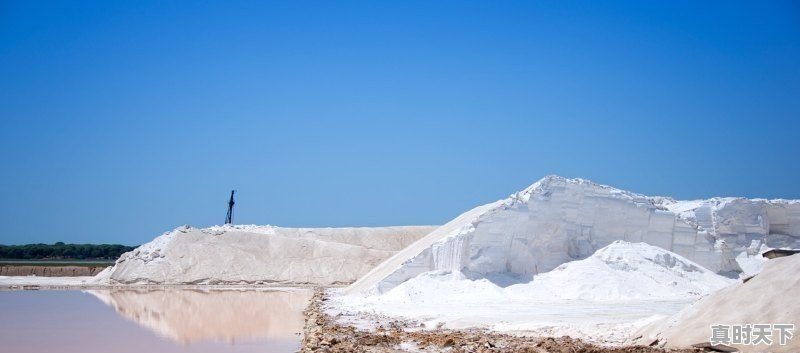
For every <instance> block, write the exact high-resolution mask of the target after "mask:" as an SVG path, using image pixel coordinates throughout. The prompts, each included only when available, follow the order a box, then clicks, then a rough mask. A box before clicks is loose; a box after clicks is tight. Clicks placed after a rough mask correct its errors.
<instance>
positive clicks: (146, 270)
mask: <svg viewBox="0 0 800 353" xmlns="http://www.w3.org/2000/svg"><path fill="white" fill-rule="evenodd" d="M433 229H435V227H429V226H408V227H379V228H280V227H271V226H225V227H211V228H206V229H198V228H192V227H180V228H178V229H175V230H173V231H171V232H167V233H165V234H163V235H161V236H159V237H157V238H155V239H154V240H153V241H151V242H149V243H147V244H144V245H142V246H140V247H138V248H136V249H135V250H134V251H131V252H129V253H125V254H123V255H122V256H121V257H120V259H119V260H117V262H116V264H115V265H114V267H113V268H112V269H111V270H108V271H104V272H103V273H102V274H100V275H98V279H97V280H98V281H99V282H100V283H107V284H270V283H279V284H322V285H329V284H345V283H351V282H353V281H354V280H356V279H357V278H358V277H360V276H362V275H364V274H365V273H366V272H367V271H369V270H370V269H372V268H373V267H375V266H376V265H378V264H379V263H380V262H381V261H383V260H385V259H386V258H388V257H390V256H391V255H393V254H394V253H395V252H397V251H398V250H400V249H403V248H405V247H406V246H408V245H409V244H411V243H413V242H415V241H416V240H418V239H420V238H422V237H423V236H424V235H426V234H427V233H429V232H430V231H431V230H433Z"/></svg>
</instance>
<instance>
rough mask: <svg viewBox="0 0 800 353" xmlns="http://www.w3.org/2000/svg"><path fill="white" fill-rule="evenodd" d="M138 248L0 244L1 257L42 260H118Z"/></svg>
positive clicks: (91, 245) (100, 245) (59, 244)
mask: <svg viewBox="0 0 800 353" xmlns="http://www.w3.org/2000/svg"><path fill="white" fill-rule="evenodd" d="M134 248H136V247H135V246H125V245H116V244H64V243H62V242H58V243H55V244H52V245H50V244H27V245H0V259H15V260H16V259H19V260H40V259H78V260H84V259H86V260H98V259H108V260H116V259H117V258H118V257H119V256H120V255H122V253H125V252H128V251H131V250H133V249H134Z"/></svg>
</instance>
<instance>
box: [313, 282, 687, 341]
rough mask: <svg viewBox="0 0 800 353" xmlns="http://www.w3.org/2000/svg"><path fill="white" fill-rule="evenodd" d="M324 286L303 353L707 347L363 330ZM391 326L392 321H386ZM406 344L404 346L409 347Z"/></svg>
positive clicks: (400, 326) (398, 327)
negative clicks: (342, 314)
mask: <svg viewBox="0 0 800 353" xmlns="http://www.w3.org/2000/svg"><path fill="white" fill-rule="evenodd" d="M325 300H326V298H325V295H324V291H323V290H321V289H318V290H316V292H315V293H314V296H313V297H312V298H311V302H310V304H309V306H308V308H306V310H305V311H304V312H303V313H304V314H305V317H306V321H305V326H304V329H303V333H304V337H303V341H302V344H301V347H300V352H301V353H345V352H347V353H349V352H360V353H389V352H393V353H394V352H403V351H408V350H415V349H424V351H425V352H449V353H467V352H473V353H490V352H491V353H495V352H511V353H517V352H520V353H523V352H524V353H567V352H570V353H574V352H582V353H664V352H671V353H690V352H691V353H697V352H702V350H695V349H684V350H669V349H660V348H652V347H645V346H627V347H600V346H596V345H593V344H590V343H586V342H583V341H581V340H577V339H573V338H570V337H558V338H555V337H544V338H534V337H519V336H511V335H506V334H500V333H492V332H485V331H480V330H442V329H437V330H425V331H420V330H416V331H410V330H407V328H408V327H406V326H407V325H406V324H405V323H403V322H400V321H395V322H392V323H391V324H389V325H385V326H383V327H379V328H378V329H377V330H375V331H362V330H358V329H356V328H355V327H352V326H346V325H343V324H339V323H336V322H335V320H334V318H332V317H330V316H328V315H326V314H325V313H324V312H323V310H322V304H323V302H324V301H325ZM387 326H388V327H387ZM404 348H405V349H404Z"/></svg>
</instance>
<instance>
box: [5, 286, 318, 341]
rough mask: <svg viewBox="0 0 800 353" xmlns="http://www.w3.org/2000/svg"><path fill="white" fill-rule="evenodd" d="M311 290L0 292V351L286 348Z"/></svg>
mask: <svg viewBox="0 0 800 353" xmlns="http://www.w3.org/2000/svg"><path fill="white" fill-rule="evenodd" d="M87 293H88V294H87ZM311 294H312V293H311V291H310V290H305V289H290V290H285V291H284V290H280V291H276V290H187V289H158V290H130V289H125V290H122V289H113V290H92V291H87V292H80V291H0V352H15V353H41V352H50V351H52V352H59V353H86V352H114V353H141V352H148V353H166V352H170V353H172V352H181V353H212V352H225V353H231V352H234V353H256V352H258V353H269V352H276V353H278V352H281V353H289V352H294V351H296V350H297V348H298V347H299V343H300V339H301V336H299V335H297V333H299V332H300V331H301V330H302V327H303V317H302V311H303V309H304V308H305V306H306V304H307V301H308V299H309V298H310V297H311ZM98 299H100V300H98Z"/></svg>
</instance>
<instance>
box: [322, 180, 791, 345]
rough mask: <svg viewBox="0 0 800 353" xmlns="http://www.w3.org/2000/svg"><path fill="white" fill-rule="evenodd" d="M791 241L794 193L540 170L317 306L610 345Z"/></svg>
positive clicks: (353, 314) (354, 315)
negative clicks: (742, 192) (696, 196)
mask: <svg viewBox="0 0 800 353" xmlns="http://www.w3.org/2000/svg"><path fill="white" fill-rule="evenodd" d="M798 246H800V202H798V201H796V200H764V199H741V198H725V199H722V198H714V199H709V200H698V201H676V200H673V199H670V198H665V197H648V196H644V195H640V194H636V193H632V192H628V191H623V190H619V189H616V188H613V187H609V186H605V185H600V184H596V183H593V182H590V181H587V180H583V179H565V178H562V177H558V176H548V177H546V178H544V179H542V180H539V181H538V182H536V183H534V184H533V185H532V186H530V187H529V188H527V189H525V190H523V191H522V192H519V193H516V194H514V195H512V196H511V197H509V198H507V199H504V200H500V201H497V202H494V203H491V204H487V205H484V206H480V207H477V208H475V209H472V210H470V211H468V212H466V213H464V214H462V215H461V216H459V217H457V218H456V219H454V220H452V221H450V222H448V223H447V224H445V225H444V226H442V227H440V228H438V229H436V230H435V231H433V232H431V233H430V234H428V235H427V236H425V237H424V238H422V239H420V240H419V241H417V242H415V243H414V244H412V245H410V246H409V247H407V248H406V249H404V250H402V251H400V252H398V253H397V254H396V255H394V256H392V257H391V258H389V259H388V260H386V261H385V262H383V263H382V264H380V265H379V266H378V267H376V268H375V269H373V270H372V271H370V272H369V273H368V274H367V275H365V276H364V277H362V278H360V279H359V280H358V281H356V282H355V283H354V284H353V285H351V286H349V287H347V288H345V289H344V290H341V291H338V293H339V294H340V295H338V296H334V297H333V299H332V300H331V304H330V306H329V307H328V310H330V312H331V313H332V314H339V313H341V314H344V315H343V316H342V320H351V321H353V322H358V321H359V320H360V319H359V318H363V317H364V316H363V315H364V313H378V314H383V315H387V316H389V317H404V318H408V319H413V320H417V321H420V322H422V323H424V324H425V325H426V327H436V326H439V325H445V327H449V328H464V327H484V328H489V329H493V330H504V331H509V330H510V331H517V330H521V331H525V332H526V333H527V334H543V335H559V334H568V335H570V336H572V337H582V338H586V339H589V340H592V341H599V342H616V343H620V342H622V341H624V340H625V339H628V338H629V336H628V334H630V333H631V332H633V331H634V330H635V329H636V328H638V327H641V326H643V325H645V324H648V323H649V322H652V321H653V320H655V319H657V318H658V317H659V316H662V317H663V316H668V315H673V314H674V313H676V312H678V311H679V310H681V309H683V308H684V307H685V306H686V305H688V304H690V303H692V302H694V301H696V300H697V299H698V298H700V297H702V296H704V295H708V294H710V293H713V292H714V291H717V290H719V289H720V288H724V287H726V286H729V285H731V284H732V283H735V282H736V280H735V279H731V278H738V277H739V276H742V275H743V273H745V274H751V273H757V272H758V271H760V268H761V266H762V264H763V260H762V259H761V258H760V257H759V254H760V253H761V252H763V251H764V250H767V249H770V248H774V247H798ZM723 275H724V276H727V277H723Z"/></svg>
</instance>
